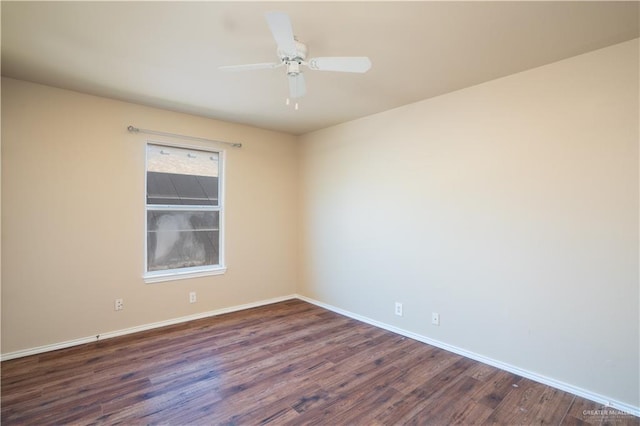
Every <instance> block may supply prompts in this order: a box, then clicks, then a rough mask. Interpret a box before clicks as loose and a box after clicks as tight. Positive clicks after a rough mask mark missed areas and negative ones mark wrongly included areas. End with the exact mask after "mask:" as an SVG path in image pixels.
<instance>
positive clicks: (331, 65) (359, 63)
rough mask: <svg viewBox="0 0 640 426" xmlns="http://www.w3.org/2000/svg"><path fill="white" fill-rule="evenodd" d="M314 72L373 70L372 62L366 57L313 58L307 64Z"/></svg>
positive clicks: (361, 71)
mask: <svg viewBox="0 0 640 426" xmlns="http://www.w3.org/2000/svg"><path fill="white" fill-rule="evenodd" d="M307 65H308V66H309V68H311V69H312V70H318V71H342V72H359V73H363V72H367V71H369V68H371V61H370V60H369V58H367V57H366V56H334V57H323V58H311V59H309V62H308V64H307Z"/></svg>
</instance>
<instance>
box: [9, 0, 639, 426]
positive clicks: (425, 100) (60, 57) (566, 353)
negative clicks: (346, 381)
mask: <svg viewBox="0 0 640 426" xmlns="http://www.w3.org/2000/svg"><path fill="white" fill-rule="evenodd" d="M273 10H278V11H283V12H286V13H287V14H288V15H289V16H290V18H291V21H292V24H293V27H294V31H295V32H296V35H297V36H299V37H300V39H301V40H304V42H305V43H307V45H308V47H309V51H310V55H311V56H351V55H353V56H367V57H369V58H370V59H371V63H372V66H371V69H370V70H369V71H368V72H366V73H362V74H357V73H332V72H324V71H314V70H311V69H309V70H305V71H304V75H305V79H306V88H307V93H306V94H305V96H304V97H301V98H300V99H299V100H298V103H299V108H298V109H294V108H293V107H292V105H287V102H286V100H287V95H288V87H287V79H286V75H285V72H284V71H283V70H282V69H265V70H255V71H246V72H239V73H228V72H223V71H221V70H220V69H219V67H221V66H225V65H235V64H244V63H252V62H269V61H274V60H277V56H276V48H275V42H274V40H273V38H272V37H271V34H270V32H269V27H268V26H267V24H266V22H265V17H264V16H265V15H264V14H265V12H268V11H273ZM1 14H2V85H1V98H2V135H1V136H2V154H1V155H2V193H1V195H2V196H1V208H2V229H1V232H2V244H1V247H0V249H1V267H2V269H1V271H2V275H1V280H2V281H1V290H2V294H1V296H2V311H1V315H2V317H1V321H2V322H1V330H2V339H1V354H2V360H3V361H5V360H11V359H19V358H22V357H26V356H29V355H32V354H38V353H45V352H47V351H53V350H56V349H60V348H66V347H72V346H76V345H81V344H84V343H88V342H93V341H95V340H96V339H98V340H101V339H110V338H113V337H116V336H123V335H129V334H132V333H135V332H137V331H142V330H150V329H155V328H158V327H161V326H166V325H170V324H179V323H182V322H185V321H189V320H194V319H198V318H205V317H210V316H215V315H219V314H222V313H227V312H234V311H241V310H244V309H247V308H251V307H258V306H263V305H267V304H270V303H275V302H280V301H285V300H289V299H301V300H303V301H306V302H310V303H312V304H314V305H317V306H319V307H322V308H325V309H328V310H331V311H334V312H337V313H339V314H342V315H345V316H347V317H350V318H353V319H357V320H359V321H362V322H365V323H368V324H370V325H374V326H376V327H379V328H382V329H386V330H390V331H393V332H395V333H398V334H400V335H402V336H405V337H409V338H412V339H415V340H417V341H420V342H424V343H426V344H430V345H434V346H436V347H438V348H442V349H445V350H447V351H450V352H453V353H455V354H458V355H462V356H464V357H468V358H471V359H474V360H477V361H480V362H483V363H486V364H489V365H491V366H494V367H498V368H500V369H503V370H505V371H508V372H511V373H514V374H518V375H520V376H523V377H527V378H529V379H532V380H534V381H537V382H540V383H544V384H546V385H549V386H552V387H555V388H557V389H561V390H563V391H567V392H570V393H572V394H575V395H579V396H582V397H584V398H587V399H589V400H592V401H596V402H598V403H601V404H606V405H607V406H611V407H615V408H617V409H620V410H624V411H625V412H627V413H631V414H634V415H636V416H640V288H639V287H640V286H639V267H640V263H639V254H640V252H639V216H640V210H639V195H640V194H639V174H638V172H639V167H638V165H639V152H638V147H639V138H640V137H639V116H640V108H639V98H640V86H639V77H638V76H639V54H638V52H639V41H638V36H639V35H640V29H639V28H640V25H639V18H640V9H639V3H638V2H291V3H274V2H255V3H254V2H214V3H208V2H202V3H200V2H195V3H181V2H167V3H162V2H160V3H154V2H149V3H147V2H140V3H128V2H123V3H120V2H114V3H90V2H77V3H76V2H68V3H67V2H42V3H40V2H5V1H3V2H2V4H1ZM128 126H134V127H136V128H141V129H152V130H156V131H159V132H166V133H171V134H176V135H187V136H192V137H197V138H206V139H211V140H216V141H222V142H230V143H239V144H241V145H242V146H241V147H232V146H228V145H224V144H218V145H216V144H215V143H213V145H214V146H217V147H219V148H220V149H223V150H224V155H225V175H224V182H225V183H224V205H225V219H224V227H225V239H224V255H225V266H226V271H225V272H224V273H223V274H218V275H215V276H205V277H196V278H189V279H177V280H170V281H164V282H155V283H147V282H145V280H144V277H143V275H144V257H145V213H144V212H145V201H144V200H145V199H144V194H145V147H146V144H147V142H148V141H158V142H172V143H179V142H180V141H181V138H180V137H171V136H167V135H164V136H163V135H148V134H144V133H139V132H131V131H128V130H127V128H128ZM189 143H190V144H191V145H196V146H202V147H205V146H210V145H211V143H209V142H203V141H200V142H194V141H190V142H189ZM191 292H195V293H196V294H197V302H196V303H190V301H189V293H191ZM115 299H122V300H123V301H124V308H123V309H122V310H118V311H116V310H114V300H115ZM398 303H400V304H401V314H402V315H397V314H396V306H397V304H398ZM433 314H438V321H437V325H436V324H434V323H433V322H434V320H433Z"/></svg>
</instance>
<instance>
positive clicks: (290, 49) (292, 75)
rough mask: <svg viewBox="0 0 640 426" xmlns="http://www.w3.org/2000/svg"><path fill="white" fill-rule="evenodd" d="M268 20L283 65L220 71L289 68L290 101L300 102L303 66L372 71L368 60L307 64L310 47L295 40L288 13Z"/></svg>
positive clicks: (232, 67)
mask: <svg viewBox="0 0 640 426" xmlns="http://www.w3.org/2000/svg"><path fill="white" fill-rule="evenodd" d="M265 16H266V18H267V24H268V25H269V29H270V30H271V34H272V35H273V38H274V40H275V41H276V45H277V46H278V49H277V51H276V52H277V55H278V58H279V59H280V62H274V63H258V64H246V65H230V66H222V67H219V69H220V70H223V71H248V70H257V69H273V68H280V67H286V71H287V78H288V79H289V98H291V99H298V98H301V97H303V96H304V95H305V93H306V92H307V89H306V84H305V81H304V75H303V73H302V67H303V66H306V67H307V68H309V69H310V70H314V71H337V72H351V73H365V72H367V71H369V69H370V68H371V61H370V60H369V58H367V57H366V56H333V57H318V58H311V59H309V60H308V61H307V60H306V58H307V52H308V50H307V46H306V45H305V44H304V43H301V42H300V41H298V40H297V39H296V38H295V37H294V35H293V28H292V26H291V20H290V19H289V15H287V14H286V13H284V12H267V13H266V14H265ZM289 98H287V102H286V104H287V105H289ZM295 109H296V110H297V109H298V103H297V102H296V103H295Z"/></svg>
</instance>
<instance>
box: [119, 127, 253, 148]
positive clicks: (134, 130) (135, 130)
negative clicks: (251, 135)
mask: <svg viewBox="0 0 640 426" xmlns="http://www.w3.org/2000/svg"><path fill="white" fill-rule="evenodd" d="M127 130H128V131H129V132H130V133H146V134H148V135H158V136H169V137H172V138H180V139H188V140H192V141H200V142H213V143H222V144H225V145H231V146H232V147H233V148H242V144H241V143H238V142H226V141H217V140H214V139H207V138H200V137H197V136H187V135H180V134H178V133H169V132H160V131H158V130H149V129H140V128H138V127H134V126H131V125H129V126H127Z"/></svg>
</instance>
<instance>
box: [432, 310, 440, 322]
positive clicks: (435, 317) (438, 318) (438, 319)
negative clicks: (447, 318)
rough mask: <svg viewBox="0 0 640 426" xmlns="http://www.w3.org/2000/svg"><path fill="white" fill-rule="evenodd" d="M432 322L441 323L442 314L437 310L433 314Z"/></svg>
mask: <svg viewBox="0 0 640 426" xmlns="http://www.w3.org/2000/svg"><path fill="white" fill-rule="evenodd" d="M431 324H433V325H440V314H439V313H437V312H433V313H432V314H431Z"/></svg>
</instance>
